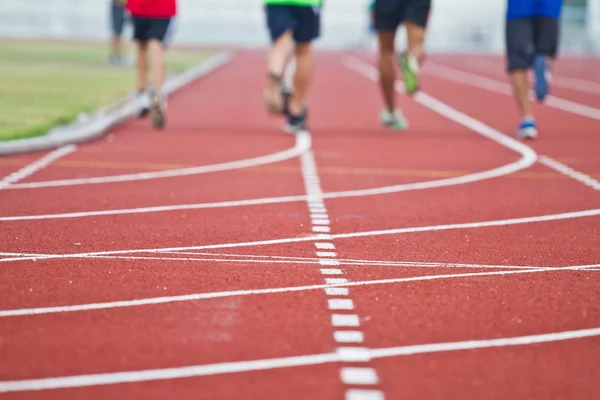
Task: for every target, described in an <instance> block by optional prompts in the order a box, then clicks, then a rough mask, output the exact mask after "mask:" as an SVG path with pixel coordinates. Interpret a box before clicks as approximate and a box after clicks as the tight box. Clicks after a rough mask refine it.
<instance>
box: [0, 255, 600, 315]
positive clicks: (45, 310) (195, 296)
mask: <svg viewBox="0 0 600 400" xmlns="http://www.w3.org/2000/svg"><path fill="white" fill-rule="evenodd" d="M598 265H599V264H592V265H580V266H570V267H533V268H531V269H515V270H503V271H492V272H467V273H459V274H442V275H423V276H413V277H409V278H389V279H377V280H368V281H355V282H347V283H340V284H319V285H304V286H289V287H278V288H268V289H245V290H230V291H223V292H206V293H192V294H184V295H179V296H163V297H148V298H143V299H135V300H120V301H109V302H104V303H87V304H77V305H71V306H54V307H37V308H21V309H12V310H0V318H6V317H18V316H28V315H41V314H57V313H69V312H79V311H92V310H105V309H111V308H123V307H141V306H148V305H156V304H168V303H181V302H187V301H198V300H206V299H216V298H223V297H238V296H256V295H265V294H276V293H291V292H306V291H312V290H318V289H325V288H328V287H355V286H372V285H389V284H393V283H404V282H419V281H433V280H440V279H457V278H472V277H486V276H505V275H516V274H533V273H541V272H556V271H585V270H592V269H594V268H596V267H598Z"/></svg>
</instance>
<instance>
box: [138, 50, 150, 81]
mask: <svg viewBox="0 0 600 400" xmlns="http://www.w3.org/2000/svg"><path fill="white" fill-rule="evenodd" d="M147 86H148V44H147V43H141V42H138V51H137V88H138V91H144V90H146V87H147Z"/></svg>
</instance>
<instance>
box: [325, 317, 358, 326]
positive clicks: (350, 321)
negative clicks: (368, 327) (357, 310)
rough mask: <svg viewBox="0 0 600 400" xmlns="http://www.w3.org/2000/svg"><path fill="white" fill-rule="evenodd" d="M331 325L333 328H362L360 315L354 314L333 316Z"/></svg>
mask: <svg viewBox="0 0 600 400" xmlns="http://www.w3.org/2000/svg"><path fill="white" fill-rule="evenodd" d="M331 324H332V325H333V326H352V327H355V326H360V319H359V318H358V315H353V314H333V315H332V316H331Z"/></svg>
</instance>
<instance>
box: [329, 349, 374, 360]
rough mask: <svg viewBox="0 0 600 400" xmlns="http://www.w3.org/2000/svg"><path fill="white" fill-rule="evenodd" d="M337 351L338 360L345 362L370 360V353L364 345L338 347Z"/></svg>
mask: <svg viewBox="0 0 600 400" xmlns="http://www.w3.org/2000/svg"><path fill="white" fill-rule="evenodd" d="M337 353H338V355H339V356H340V360H341V361H345V362H369V361H371V353H370V351H369V349H367V348H366V347H338V348H337Z"/></svg>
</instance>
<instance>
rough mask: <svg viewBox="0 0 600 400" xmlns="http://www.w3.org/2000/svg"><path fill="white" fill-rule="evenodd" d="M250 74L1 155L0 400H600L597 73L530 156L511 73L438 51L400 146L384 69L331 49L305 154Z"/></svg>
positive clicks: (545, 115)
mask: <svg viewBox="0 0 600 400" xmlns="http://www.w3.org/2000/svg"><path fill="white" fill-rule="evenodd" d="M264 56H265V54H264V53H260V52H253V51H241V52H239V53H237V54H236V55H235V57H234V58H233V60H232V61H231V62H230V63H228V64H226V65H224V66H222V67H221V68H220V69H218V70H216V71H215V72H213V73H212V74H210V75H208V76H206V77H204V78H202V79H200V80H197V81H194V82H192V83H191V84H190V85H189V86H187V87H186V88H184V89H183V90H181V91H180V92H178V93H176V94H175V95H174V96H172V98H171V99H170V101H169V110H168V113H169V115H168V126H167V128H166V129H165V130H164V131H154V130H152V129H151V128H150V124H149V121H147V120H135V121H130V122H127V123H125V124H123V125H121V126H120V127H118V128H116V129H114V131H113V132H112V133H111V134H110V135H109V136H107V137H106V138H104V139H102V140H100V141H97V142H94V143H89V144H86V145H81V146H77V147H76V146H66V147H63V148H60V149H57V150H54V151H51V152H46V153H39V154H30V155H20V156H14V157H6V158H2V159H0V174H1V175H0V243H1V246H0V293H1V295H0V397H1V398H2V399H5V398H6V399H86V400H94V399H107V398H110V399H134V398H139V399H142V398H143V399H173V398H177V399H195V400H198V399H242V398H243V399H289V400H296V399H298V400H300V399H312V400H318V399H323V400H325V399H327V400H331V399H345V400H381V399H427V400H431V399H444V400H448V399H461V400H465V399H478V400H481V399H506V400H509V399H544V400H548V399H565V398H568V399H578V400H583V399H586V400H588V399H589V400H591V399H595V398H597V393H599V392H600V368H599V367H598V361H597V360H598V358H599V357H600V275H599V274H600V182H599V180H600V162H599V160H600V157H598V149H600V118H599V116H600V90H597V89H598V88H599V87H600V76H598V74H597V71H598V69H597V60H596V61H589V62H584V61H581V62H580V63H577V62H576V61H575V60H573V59H570V60H569V59H567V60H564V61H563V60H561V61H560V62H559V64H558V69H557V76H556V78H555V81H554V82H556V83H557V86H556V87H555V88H553V91H552V97H551V99H550V100H549V102H548V104H545V105H538V104H536V105H535V113H536V115H537V117H538V121H539V125H540V130H541V132H540V137H539V138H538V140H536V141H534V142H526V143H522V142H519V141H517V140H515V139H513V135H512V132H513V130H514V128H515V124H516V121H517V120H518V118H517V115H516V112H515V110H514V106H513V102H512V99H511V97H510V96H509V95H508V94H509V92H508V88H507V86H506V83H505V81H506V79H505V77H504V76H503V74H502V61H501V60H499V59H494V58H489V57H483V56H482V57H476V56H469V57H466V56H461V57H455V56H432V58H431V60H430V61H431V62H430V63H429V64H427V65H426V66H425V67H424V71H425V72H424V76H423V92H421V93H420V94H418V95H417V96H416V97H415V98H412V99H411V98H408V97H406V96H404V95H403V94H402V93H401V91H402V87H401V85H399V86H398V91H399V93H398V101H399V106H400V107H401V108H402V109H403V111H404V113H405V114H406V115H407V117H408V118H409V120H410V128H409V129H407V130H405V131H402V132H391V131H387V130H385V129H384V128H383V127H380V126H379V125H378V121H377V115H378V112H379V109H380V106H381V100H380V95H379V89H378V87H377V71H376V70H375V68H374V59H373V56H372V55H369V54H361V53H356V54H330V53H320V54H319V55H318V60H317V61H318V68H317V70H316V75H315V82H314V84H313V86H312V92H311V95H310V105H311V114H310V115H311V117H310V118H311V132H310V133H309V132H303V133H300V134H298V135H295V136H294V135H286V134H284V133H282V132H281V126H280V125H281V124H282V123H283V121H282V120H281V119H278V118H269V117H268V116H267V115H266V112H265V111H264V109H263V106H262V104H261V103H260V93H261V90H262V84H263V81H262V77H264ZM594 63H596V64H594Z"/></svg>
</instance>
